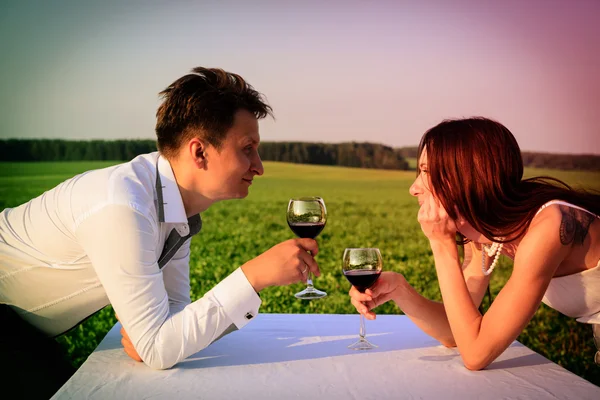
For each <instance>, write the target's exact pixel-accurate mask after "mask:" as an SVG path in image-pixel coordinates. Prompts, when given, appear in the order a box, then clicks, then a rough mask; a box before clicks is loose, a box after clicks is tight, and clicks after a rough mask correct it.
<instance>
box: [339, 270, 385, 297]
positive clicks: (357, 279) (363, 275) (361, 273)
mask: <svg viewBox="0 0 600 400" xmlns="http://www.w3.org/2000/svg"><path fill="white" fill-rule="evenodd" d="M379 275H381V271H377V270H373V269H352V270H349V271H344V276H345V277H346V279H348V280H349V281H350V283H351V284H352V286H354V287H356V288H357V289H358V291H359V292H361V293H364V291H365V290H367V289H368V288H370V287H371V286H372V285H373V284H374V283H375V281H376V280H377V278H379Z"/></svg>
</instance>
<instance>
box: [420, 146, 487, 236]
mask: <svg viewBox="0 0 600 400" xmlns="http://www.w3.org/2000/svg"><path fill="white" fill-rule="evenodd" d="M417 171H418V172H419V174H418V175H417V178H416V179H415V181H414V182H413V184H412V185H411V186H410V189H409V192H410V194H411V195H412V196H415V197H416V198H417V200H418V202H419V206H422V205H423V203H424V202H425V201H426V200H427V199H428V198H429V197H434V198H435V195H434V194H433V191H432V190H431V178H430V177H429V167H428V165H427V148H424V149H423V152H422V153H421V157H420V158H419V162H418V164H417ZM454 223H455V225H456V229H457V230H458V232H460V233H461V234H462V235H463V236H465V237H466V238H467V239H469V240H472V241H474V242H478V243H490V241H489V240H488V239H487V238H486V237H485V236H483V235H482V234H481V233H479V232H478V231H477V230H476V229H475V228H473V226H472V225H471V224H470V223H468V222H467V221H466V220H465V219H464V218H463V217H462V215H460V214H458V218H457V219H456V220H455V221H454Z"/></svg>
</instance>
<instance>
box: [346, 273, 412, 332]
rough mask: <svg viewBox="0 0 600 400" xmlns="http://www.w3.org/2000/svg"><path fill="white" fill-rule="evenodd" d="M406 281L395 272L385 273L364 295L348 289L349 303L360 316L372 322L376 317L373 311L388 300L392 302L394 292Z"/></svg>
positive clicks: (352, 288) (356, 290) (353, 288)
mask: <svg viewBox="0 0 600 400" xmlns="http://www.w3.org/2000/svg"><path fill="white" fill-rule="evenodd" d="M405 281H406V280H405V279H404V276H402V275H401V274H399V273H397V272H391V271H385V272H382V273H381V275H380V276H379V279H377V281H376V282H375V283H374V284H373V286H371V287H370V288H368V289H367V290H365V292H364V293H361V292H360V291H359V290H358V289H357V288H355V287H354V286H352V287H351V288H350V292H349V294H350V301H351V302H352V305H353V306H354V307H355V308H356V311H358V312H359V313H360V314H362V315H364V316H365V318H366V319H368V320H374V319H375V318H376V315H375V313H374V312H373V311H371V310H373V309H374V308H375V307H378V306H380V305H382V304H384V303H387V302H388V301H390V300H393V299H394V297H395V295H396V290H397V289H398V288H399V287H400V285H402V284H403V283H404V282H405Z"/></svg>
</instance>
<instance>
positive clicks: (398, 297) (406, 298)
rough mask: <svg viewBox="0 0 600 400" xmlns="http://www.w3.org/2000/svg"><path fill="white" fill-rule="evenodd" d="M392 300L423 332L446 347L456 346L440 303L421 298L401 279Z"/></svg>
mask: <svg viewBox="0 0 600 400" xmlns="http://www.w3.org/2000/svg"><path fill="white" fill-rule="evenodd" d="M393 300H394V302H395V303H396V304H397V305H398V307H400V309H401V310H402V311H403V312H404V313H405V314H406V315H407V316H408V317H409V318H410V319H411V320H412V321H413V322H414V323H415V324H416V325H417V326H418V327H419V328H421V329H422V330H423V332H425V333H426V334H428V335H429V336H431V337H433V338H434V339H436V340H439V341H440V342H441V343H442V344H443V345H444V346H446V347H454V346H456V343H455V341H454V337H453V336H452V331H451V330H450V324H449V323H448V317H447V316H446V310H445V309H444V305H443V304H442V303H440V302H437V301H433V300H429V299H427V298H425V297H423V296H422V295H421V294H419V293H418V292H417V291H416V290H415V289H414V288H413V287H412V286H410V284H409V283H408V282H407V281H406V279H402V283H401V284H400V285H399V286H398V289H397V290H396V293H395V296H394V298H393Z"/></svg>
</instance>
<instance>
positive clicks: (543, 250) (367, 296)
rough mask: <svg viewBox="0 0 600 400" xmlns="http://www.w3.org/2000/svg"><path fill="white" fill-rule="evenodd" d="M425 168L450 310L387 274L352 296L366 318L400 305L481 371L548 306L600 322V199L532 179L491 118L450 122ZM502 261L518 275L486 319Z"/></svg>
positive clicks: (430, 222) (422, 190)
mask: <svg viewBox="0 0 600 400" xmlns="http://www.w3.org/2000/svg"><path fill="white" fill-rule="evenodd" d="M417 170H418V174H417V178H416V180H415V182H414V183H413V184H412V186H411V188H410V193H411V195H413V196H415V197H417V199H418V201H419V205H420V210H419V213H418V221H419V223H420V224H421V228H422V230H423V232H424V233H425V235H426V236H427V238H428V239H429V243H430V245H431V249H432V252H433V256H434V260H435V267H436V271H437V276H438V281H439V284H440V289H441V294H442V300H443V303H438V302H434V301H431V300H428V299H426V298H424V297H422V296H421V295H419V294H418V293H417V292H416V291H415V290H414V289H413V288H412V287H411V286H410V285H409V284H408V283H407V281H406V280H405V279H404V277H403V276H402V275H401V274H399V273H395V272H384V273H383V274H382V275H381V277H380V278H379V280H378V281H377V282H376V284H375V285H374V286H373V287H371V289H368V290H367V291H366V292H365V293H360V292H358V291H357V290H356V288H354V287H353V288H352V289H351V290H350V296H351V298H352V304H353V305H354V306H355V307H356V308H357V310H358V311H359V312H361V313H363V314H364V315H365V316H366V317H367V318H369V319H374V318H375V314H374V313H373V312H371V311H370V310H371V309H373V308H374V307H376V306H378V305H380V304H382V303H385V302H387V301H389V300H394V301H395V302H396V304H397V305H398V306H399V307H400V308H401V309H402V310H403V311H404V313H405V314H406V315H408V316H409V317H410V318H411V319H412V320H413V321H414V322H415V323H416V324H417V325H418V326H419V327H420V328H421V329H423V330H424V331H425V332H426V333H427V334H429V335H431V336H433V337H434V338H435V339H437V340H439V341H440V342H441V343H442V344H444V345H445V346H448V347H454V346H457V347H458V350H459V352H460V354H461V356H462V359H463V362H464V364H465V366H466V367H467V368H468V369H471V370H479V369H482V368H485V367H486V366H488V365H489V364H490V363H491V362H492V361H494V359H496V357H498V356H499V355H500V354H501V353H502V352H503V351H504V350H505V349H506V348H507V347H508V346H509V345H510V344H511V343H512V342H513V341H514V340H515V339H516V338H517V336H518V335H519V334H520V333H521V331H522V330H523V328H524V327H525V326H526V325H527V323H528V322H529V321H530V319H531V318H532V316H533V315H534V313H535V311H536V310H537V308H538V307H539V305H540V303H541V302H544V303H546V304H547V305H549V306H551V307H553V308H555V309H556V310H558V311H560V312H562V313H563V314H566V315H568V316H570V317H574V318H578V321H580V322H587V323H596V324H598V323H600V220H599V219H600V218H599V217H598V216H599V215H600V195H598V194H592V193H588V192H584V191H575V190H573V189H571V188H570V187H569V186H568V185H566V184H564V183H563V182H561V181H559V180H556V179H553V178H545V177H538V178H531V179H522V177H523V162H522V159H521V152H520V149H519V146H518V144H517V142H516V140H515V138H514V136H513V135H512V134H511V132H510V131H509V130H508V129H507V128H506V127H504V126H503V125H501V124H500V123H498V122H495V121H492V120H489V119H485V118H471V119H462V120H450V121H448V120H447V121H443V122H442V123H440V124H439V125H437V126H435V127H433V128H432V129H430V130H429V131H427V132H426V133H425V135H424V136H423V138H422V139H421V143H420V145H419V165H418V169H417ZM457 235H458V237H459V238H460V239H461V240H459V244H464V261H463V262H462V263H461V262H460V260H459V251H458V247H457V241H456V237H457ZM500 254H504V255H505V256H508V257H509V258H511V259H512V260H514V267H513V272H512V274H511V277H510V279H509V280H508V281H507V283H506V285H505V286H504V287H503V288H502V290H501V291H500V292H499V294H498V296H497V297H496V299H495V300H494V302H493V303H492V304H491V306H490V308H489V309H488V311H487V312H486V314H485V315H481V314H480V312H479V311H478V307H479V305H480V304H481V301H482V299H483V297H484V294H485V292H486V289H487V287H488V283H489V278H490V276H489V275H490V274H491V273H492V271H493V270H494V268H495V266H496V263H497V261H498V257H499V256H500ZM599 354H600V353H599ZM599 354H597V355H596V358H599V357H598V355H599Z"/></svg>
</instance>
